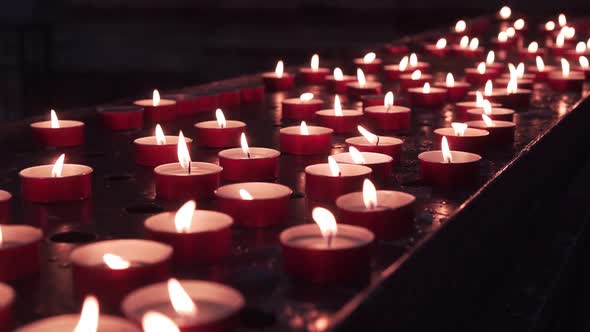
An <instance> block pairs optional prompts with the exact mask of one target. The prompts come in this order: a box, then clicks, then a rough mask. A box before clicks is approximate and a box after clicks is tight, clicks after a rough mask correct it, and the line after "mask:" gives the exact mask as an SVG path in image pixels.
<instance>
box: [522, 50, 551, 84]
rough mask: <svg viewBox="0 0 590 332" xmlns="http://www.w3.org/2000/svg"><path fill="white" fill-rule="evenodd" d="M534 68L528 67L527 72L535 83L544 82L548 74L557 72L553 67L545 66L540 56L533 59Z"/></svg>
mask: <svg viewBox="0 0 590 332" xmlns="http://www.w3.org/2000/svg"><path fill="white" fill-rule="evenodd" d="M535 61H536V66H529V67H528V69H527V70H528V72H529V73H531V74H532V75H533V78H534V80H535V82H545V81H547V77H548V76H549V73H550V72H552V71H556V70H558V69H557V67H555V66H547V65H545V62H544V61H543V58H541V57H540V56H538V57H536V58H535Z"/></svg>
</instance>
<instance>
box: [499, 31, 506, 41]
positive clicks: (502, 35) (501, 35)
mask: <svg viewBox="0 0 590 332" xmlns="http://www.w3.org/2000/svg"><path fill="white" fill-rule="evenodd" d="M498 41H499V42H501V43H505V42H506V41H508V35H507V34H506V31H500V33H498Z"/></svg>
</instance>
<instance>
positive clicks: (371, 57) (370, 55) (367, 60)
mask: <svg viewBox="0 0 590 332" xmlns="http://www.w3.org/2000/svg"><path fill="white" fill-rule="evenodd" d="M376 58H377V55H376V54H375V53H374V52H369V53H367V54H365V56H364V57H363V62H364V63H371V62H373V61H375V59H376Z"/></svg>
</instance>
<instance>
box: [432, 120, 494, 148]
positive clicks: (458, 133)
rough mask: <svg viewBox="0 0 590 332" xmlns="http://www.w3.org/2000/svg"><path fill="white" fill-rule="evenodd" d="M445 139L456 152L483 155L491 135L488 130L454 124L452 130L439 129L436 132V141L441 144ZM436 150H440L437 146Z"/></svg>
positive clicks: (464, 124) (463, 124)
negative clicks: (444, 138)
mask: <svg viewBox="0 0 590 332" xmlns="http://www.w3.org/2000/svg"><path fill="white" fill-rule="evenodd" d="M443 137H446V138H447V141H448V142H449V144H450V145H451V146H452V147H453V149H455V151H464V152H473V153H478V154H481V153H483V152H485V150H486V147H487V141H488V137H490V133H489V132H488V131H487V130H482V129H475V128H468V124H466V123H460V122H453V123H451V128H438V129H435V130H434V141H435V142H440V141H441V140H442V138H443ZM435 147H436V148H440V145H439V144H437V145H436V146H435Z"/></svg>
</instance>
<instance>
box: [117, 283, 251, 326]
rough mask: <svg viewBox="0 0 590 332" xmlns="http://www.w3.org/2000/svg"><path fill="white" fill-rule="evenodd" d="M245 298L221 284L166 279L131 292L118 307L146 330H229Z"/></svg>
mask: <svg viewBox="0 0 590 332" xmlns="http://www.w3.org/2000/svg"><path fill="white" fill-rule="evenodd" d="M245 302H246V301H245V300H244V297H243V296H242V294H240V292H239V291H237V290H235V289H233V288H230V287H228V286H225V285H222V284H218V283H214V282H209V281H201V280H176V279H169V280H168V282H162V283H157V284H153V285H149V286H146V287H143V288H140V289H138V290H136V291H134V292H132V293H130V294H129V295H128V296H127V297H126V298H125V300H124V301H123V303H122V304H121V307H122V311H123V314H124V315H125V316H126V317H127V318H129V319H130V320H133V321H135V322H137V323H139V322H141V323H142V324H143V326H144V331H145V332H173V331H181V332H230V331H234V330H235V329H236V328H237V326H238V323H239V314H240V312H241V310H242V309H243V308H244V306H245ZM158 317H160V318H158ZM162 320H167V321H168V322H169V323H168V324H169V325H170V326H175V328H176V330H173V329H170V328H166V327H165V325H163V324H162V323H161V322H162Z"/></svg>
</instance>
